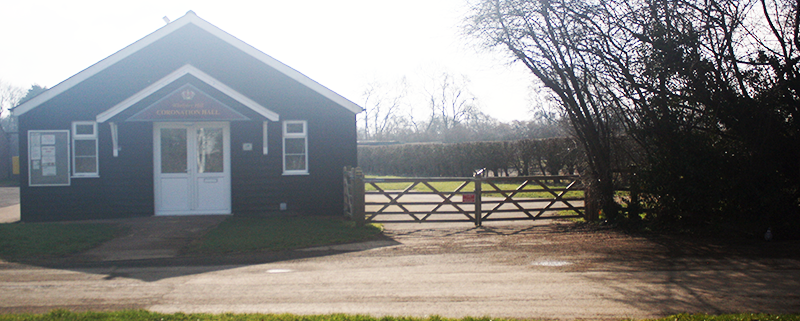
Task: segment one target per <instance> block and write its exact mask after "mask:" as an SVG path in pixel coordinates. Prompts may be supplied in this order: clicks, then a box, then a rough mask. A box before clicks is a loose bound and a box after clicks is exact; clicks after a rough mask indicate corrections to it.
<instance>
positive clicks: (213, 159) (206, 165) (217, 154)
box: [197, 128, 224, 173]
mask: <svg viewBox="0 0 800 321" xmlns="http://www.w3.org/2000/svg"><path fill="white" fill-rule="evenodd" d="M222 151H223V146H222V128H200V129H198V130H197V172H198V173H222V168H223V165H224V160H223V158H224V157H223V154H222Z"/></svg>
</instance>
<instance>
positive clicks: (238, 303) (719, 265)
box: [0, 222, 800, 319]
mask: <svg viewBox="0 0 800 321" xmlns="http://www.w3.org/2000/svg"><path fill="white" fill-rule="evenodd" d="M798 253H800V244H798V243H796V242H794V243H793V242H788V243H763V242H761V243H759V242H755V243H753V242H749V241H748V242H732V243H731V242H721V243H720V242H716V241H709V242H706V241H705V240H702V242H698V241H697V240H694V241H690V242H689V241H685V240H680V239H673V238H668V237H666V238H665V237H651V238H644V237H635V236H629V235H624V234H620V233H617V232H614V231H611V230H605V229H596V228H585V227H581V228H575V227H571V226H567V225H563V224H551V223H550V222H546V223H542V224H541V225H535V226H531V225H530V224H527V225H521V224H512V225H490V226H486V227H484V228H474V227H472V226H469V225H468V224H466V225H458V224H448V225H434V224H426V225H419V224H406V225H403V224H400V225H391V224H390V225H387V231H386V238H384V239H380V240H376V241H372V242H369V243H364V244H356V245H346V246H338V247H324V248H316V249H306V250H303V251H292V252H283V253H260V254H257V255H255V256H251V257H248V258H247V260H235V259H231V260H226V259H225V258H217V259H215V260H208V262H211V261H213V262H216V263H213V264H210V263H209V264H210V265H207V264H203V263H200V264H198V263H197V260H193V261H192V263H186V264H180V263H175V262H171V263H169V264H166V263H165V262H160V263H159V262H158V261H153V262H150V263H144V264H142V263H141V262H140V263H138V264H134V263H131V262H127V263H126V262H120V263H118V264H110V263H105V264H101V265H97V266H91V265H90V266H85V267H78V266H73V267H70V266H48V265H46V264H43V265H30V264H20V263H0V312H3V313H8V312H45V311H49V310H51V309H55V308H68V309H73V310H115V309H130V308H135V309H147V310H152V311H159V312H178V311H180V312H212V313H220V312H263V313H283V312H290V313H298V314H318V313H357V314H370V315H374V316H383V315H406V316H426V315H440V316H446V317H463V316H492V317H513V318H545V319H552V318H558V319H576V318H578V319H608V318H650V317H660V316H665V315H669V314H673V313H679V312H691V313H694V312H705V313H724V312H768V313H798V312H800V255H798ZM245 261H247V262H248V263H244V262H245ZM220 262H222V263H220ZM225 262H230V264H224V263H225ZM236 262H238V263H236Z"/></svg>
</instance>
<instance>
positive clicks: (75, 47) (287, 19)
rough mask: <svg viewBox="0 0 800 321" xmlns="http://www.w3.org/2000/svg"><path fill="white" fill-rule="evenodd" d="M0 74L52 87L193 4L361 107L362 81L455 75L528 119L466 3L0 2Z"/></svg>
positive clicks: (496, 111)
mask: <svg viewBox="0 0 800 321" xmlns="http://www.w3.org/2000/svg"><path fill="white" fill-rule="evenodd" d="M0 8H2V10H0V30H2V32H3V36H2V39H3V40H2V45H1V46H0V79H2V80H3V81H6V82H9V83H12V84H14V85H17V86H20V87H25V88H28V87H29V86H30V85H31V84H33V83H36V84H39V85H42V86H47V87H48V88H49V87H53V86H55V85H56V84H58V83H59V82H61V81H63V80H66V79H67V78H69V77H70V76H72V75H74V74H76V73H78V72H80V71H81V70H83V69H85V68H87V67H89V66H90V65H92V64H94V63H96V62H98V61H100V60H101V59H103V58H105V57H108V56H109V55H111V54H113V53H115V52H116V51H118V50H120V49H122V48H124V47H125V46H127V45H129V44H131V43H133V42H135V41H136V40H139V39H141V38H142V37H144V36H146V35H148V34H150V33H151V32H153V31H155V30H156V29H158V28H160V27H162V26H164V24H165V23H164V21H163V20H162V17H164V16H167V17H169V18H170V19H172V20H176V19H178V18H180V17H181V16H183V15H184V14H185V13H186V12H187V11H189V10H193V11H194V12H195V13H196V14H197V15H198V16H199V17H200V18H203V19H205V20H206V21H208V22H210V23H212V24H214V25H215V26H217V27H219V28H221V29H222V30H225V31H227V32H228V33H230V34H232V35H233V36H235V37H237V38H239V39H241V40H243V41H244V42H247V43H248V44H250V45H252V46H254V47H256V48H257V49H259V50H261V51H263V52H264V53H266V54H268V55H270V56H272V57H274V58H275V59H278V60H279V61H281V62H283V63H285V64H287V65H289V66H290V67H292V68H294V69H296V70H298V71H300V72H301V73H303V74H305V75H307V76H309V77H310V78H312V79H314V80H316V81H317V82H319V83H321V84H322V85H324V86H326V87H328V88H330V89H332V90H334V91H336V92H337V93H339V94H340V95H342V96H344V97H346V98H348V99H350V100H351V101H353V102H355V103H356V104H359V105H362V106H363V103H364V99H363V98H362V92H363V91H364V88H365V87H366V84H367V83H369V82H371V81H376V80H378V81H385V82H393V81H395V80H397V79H399V78H400V77H402V76H407V77H409V80H410V81H411V82H414V81H415V79H417V78H426V77H427V78H430V77H432V75H433V74H435V73H436V72H437V71H448V72H450V73H452V74H464V75H466V76H467V77H469V79H470V80H471V83H470V85H469V89H470V91H471V92H472V93H473V94H474V95H475V96H476V97H477V98H478V101H479V104H480V106H481V108H482V110H483V111H484V112H486V113H488V114H490V115H492V116H494V117H496V118H498V119H500V120H503V121H509V120H514V119H528V118H530V113H529V108H530V103H529V102H528V100H529V99H528V95H529V94H528V91H529V90H528V87H529V84H530V82H531V77H530V75H529V73H527V72H526V70H525V69H524V67H523V66H521V65H519V64H515V65H509V61H510V60H509V59H508V57H506V56H503V55H501V54H490V53H486V52H479V50H477V49H475V48H474V47H473V46H472V45H470V43H469V41H468V40H467V39H465V37H464V36H462V35H461V30H460V26H461V21H462V19H463V17H464V15H465V14H466V11H467V8H466V0H404V1H384V0H335V1H331V0H320V1H316V0H309V1H291V0H281V1H272V0H249V1H237V0H212V1H171V0H154V1H150V0H137V1H124V2H121V1H108V0H103V1H83V0H72V1H63V0H60V1H51V0H44V1H27V0H0Z"/></svg>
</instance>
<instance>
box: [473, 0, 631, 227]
mask: <svg viewBox="0 0 800 321" xmlns="http://www.w3.org/2000/svg"><path fill="white" fill-rule="evenodd" d="M586 6H587V5H586V3H584V2H583V1H580V0H574V1H573V0H533V1H525V0H483V1H479V2H478V3H476V4H474V5H473V7H472V14H471V15H470V16H469V17H468V20H467V24H468V25H467V32H468V33H469V34H470V35H472V36H474V37H477V38H479V39H481V40H483V41H484V44H485V45H486V46H488V47H492V48H496V47H500V48H502V49H504V50H506V52H508V53H510V54H511V55H512V56H513V57H514V59H515V60H516V61H519V62H520V63H522V64H523V65H524V66H525V67H527V68H528V69H529V70H530V71H531V72H532V73H533V74H534V75H535V76H536V77H537V78H538V80H539V81H541V83H542V84H543V85H544V86H545V87H546V88H548V89H550V90H551V92H552V93H553V95H554V97H556V98H557V100H558V102H559V104H560V107H561V108H562V111H563V112H564V114H565V115H566V117H567V118H568V119H569V120H570V123H571V125H572V129H573V130H574V135H575V136H576V137H577V139H578V141H579V142H580V143H581V144H582V145H583V150H584V151H585V153H586V160H587V162H588V164H587V165H588V173H584V174H585V177H587V178H588V180H587V181H588V186H587V204H586V207H587V210H586V211H587V216H588V218H589V219H590V220H593V219H597V218H598V217H599V214H600V213H601V211H602V212H604V213H605V214H606V216H608V217H610V218H613V216H614V215H615V213H616V208H617V206H616V203H615V202H614V200H613V196H614V186H613V182H612V168H611V167H612V151H611V146H612V145H611V137H612V135H613V134H614V123H615V120H614V117H615V112H614V109H615V108H617V107H618V101H617V100H616V99H614V96H613V93H611V92H609V89H608V84H607V81H608V80H607V79H606V78H605V77H603V75H602V74H600V73H598V72H597V71H596V66H597V64H598V61H597V59H596V57H594V56H592V55H591V54H587V53H586V52H585V51H584V50H583V49H582V46H584V45H585V44H586V43H587V42H588V41H590V40H591V39H589V38H588V36H589V35H591V30H590V29H591V26H590V25H588V23H590V22H588V21H585V20H584V19H586V18H589V19H591V18H592V17H591V16H587V14H591V12H592V11H591V10H590V9H591V8H589V7H586ZM576 13H580V14H576Z"/></svg>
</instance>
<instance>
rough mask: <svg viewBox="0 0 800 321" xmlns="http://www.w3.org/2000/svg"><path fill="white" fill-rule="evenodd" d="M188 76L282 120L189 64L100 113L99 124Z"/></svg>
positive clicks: (275, 118)
mask: <svg viewBox="0 0 800 321" xmlns="http://www.w3.org/2000/svg"><path fill="white" fill-rule="evenodd" d="M187 74H190V75H192V76H194V77H195V78H197V79H199V80H201V81H202V82H204V83H206V84H207V85H209V86H211V87H213V88H214V89H216V90H219V91H220V92H222V93H223V94H225V95H228V97H231V98H233V99H234V100H236V101H238V102H239V103H241V104H242V105H245V106H247V107H248V108H250V109H251V110H253V111H255V112H256V113H258V114H260V115H261V116H264V117H265V118H267V119H269V120H271V121H278V120H279V119H280V117H279V115H278V114H277V113H275V112H273V111H271V110H269V109H267V108H265V107H264V106H261V105H260V104H259V103H257V102H255V101H253V100H252V99H250V98H247V97H246V96H245V95H242V94H240V93H239V92H237V91H236V90H233V89H232V88H230V87H228V86H226V85H225V84H223V83H222V82H221V81H219V80H216V79H214V77H211V76H209V75H208V74H206V73H204V72H203V71H201V70H200V69H197V68H195V67H194V66H192V65H189V64H187V65H184V66H183V67H180V68H178V70H175V71H173V72H171V73H170V74H169V75H167V76H165V77H164V78H161V79H159V80H158V81H156V82H154V83H153V84H152V85H150V86H147V88H145V89H142V90H140V91H139V92H138V93H136V94H133V95H132V96H130V97H128V99H125V100H123V101H122V102H121V103H119V104H117V105H115V106H114V107H111V108H109V109H108V110H106V111H104V112H102V113H100V114H99V115H97V122H99V123H103V122H105V121H107V120H109V119H111V118H112V117H114V116H116V115H117V114H119V113H121V112H122V111H124V110H125V109H128V107H131V106H133V105H135V104H136V103H138V102H139V101H141V100H142V99H144V98H146V97H147V96H150V95H152V94H153V93H155V92H156V91H158V90H159V89H161V88H164V87H166V86H167V85H169V84H171V83H172V82H173V81H176V80H178V79H179V78H181V77H183V76H185V75H187Z"/></svg>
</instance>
